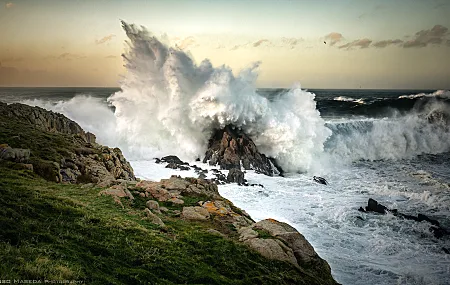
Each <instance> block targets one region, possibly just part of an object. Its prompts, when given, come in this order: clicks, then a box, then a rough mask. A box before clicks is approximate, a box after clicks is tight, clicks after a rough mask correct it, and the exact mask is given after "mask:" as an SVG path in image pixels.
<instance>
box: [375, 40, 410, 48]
mask: <svg viewBox="0 0 450 285" xmlns="http://www.w3.org/2000/svg"><path fill="white" fill-rule="evenodd" d="M402 43H403V41H402V40H400V39H395V40H383V41H378V42H376V43H373V44H372V46H373V47H376V48H385V47H387V46H390V45H399V44H402Z"/></svg>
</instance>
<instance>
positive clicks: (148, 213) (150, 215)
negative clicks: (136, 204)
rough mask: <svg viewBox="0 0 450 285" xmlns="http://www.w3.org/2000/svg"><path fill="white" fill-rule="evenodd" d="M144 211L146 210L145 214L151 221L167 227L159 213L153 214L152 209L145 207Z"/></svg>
mask: <svg viewBox="0 0 450 285" xmlns="http://www.w3.org/2000/svg"><path fill="white" fill-rule="evenodd" d="M144 212H145V215H146V216H147V219H148V220H149V221H150V222H151V223H153V224H156V225H158V226H161V227H165V226H166V225H165V224H164V222H163V221H162V220H161V218H160V217H158V216H157V215H155V214H153V213H152V211H150V210H149V209H148V208H145V210H144Z"/></svg>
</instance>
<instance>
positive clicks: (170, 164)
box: [166, 162, 178, 169]
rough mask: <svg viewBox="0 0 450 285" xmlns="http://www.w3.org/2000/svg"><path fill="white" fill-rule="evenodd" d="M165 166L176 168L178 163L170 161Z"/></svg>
mask: <svg viewBox="0 0 450 285" xmlns="http://www.w3.org/2000/svg"><path fill="white" fill-rule="evenodd" d="M166 168H171V169H177V168H178V164H176V163H173V162H171V163H169V164H167V165H166Z"/></svg>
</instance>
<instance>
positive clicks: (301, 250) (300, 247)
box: [238, 219, 331, 275]
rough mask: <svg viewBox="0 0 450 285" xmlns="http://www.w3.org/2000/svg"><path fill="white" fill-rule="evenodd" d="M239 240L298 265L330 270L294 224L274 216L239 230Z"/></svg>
mask: <svg viewBox="0 0 450 285" xmlns="http://www.w3.org/2000/svg"><path fill="white" fill-rule="evenodd" d="M238 233H239V240H240V241H243V242H244V243H245V244H247V245H248V246H250V247H251V248H253V249H255V250H256V251H258V252H259V253H261V254H262V255H263V256H265V257H267V258H271V259H277V260H282V261H287V262H289V263H292V264H294V265H295V266H296V267H302V268H312V267H314V268H316V269H317V270H319V271H321V272H324V273H326V275H330V274H331V269H330V266H329V265H328V263H327V262H326V261H325V260H323V259H322V258H320V257H319V255H318V254H317V253H316V252H315V251H314V248H313V247H312V246H311V244H310V243H309V242H308V241H307V240H306V239H305V237H304V236H303V235H302V234H300V233H299V232H298V231H297V230H296V229H295V228H293V227H291V226H290V225H288V224H286V223H282V222H279V221H276V220H274V219H267V220H262V221H259V222H257V223H254V224H252V225H250V226H247V227H243V228H240V229H239V230H238Z"/></svg>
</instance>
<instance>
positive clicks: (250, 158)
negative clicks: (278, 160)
mask: <svg viewBox="0 0 450 285" xmlns="http://www.w3.org/2000/svg"><path fill="white" fill-rule="evenodd" d="M207 161H209V164H210V165H217V164H218V165H219V166H220V168H221V169H226V170H230V169H233V168H234V169H239V170H241V163H242V166H243V167H244V169H246V170H248V169H253V170H255V171H257V172H259V173H263V174H265V175H269V176H273V175H278V174H279V173H280V171H279V170H277V168H276V167H275V166H274V164H273V163H272V161H271V160H270V159H269V158H267V157H266V156H265V155H264V154H261V153H260V152H259V151H258V150H257V148H256V145H255V144H254V143H253V141H252V139H251V138H250V137H249V136H248V135H246V134H245V133H244V132H242V131H241V130H239V129H237V128H234V127H233V126H230V125H228V126H226V127H225V128H223V129H221V130H217V131H216V132H215V133H214V134H213V135H212V137H211V139H210V140H209V144H208V149H207V151H206V153H205V158H204V159H203V162H204V163H206V162H207Z"/></svg>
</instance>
